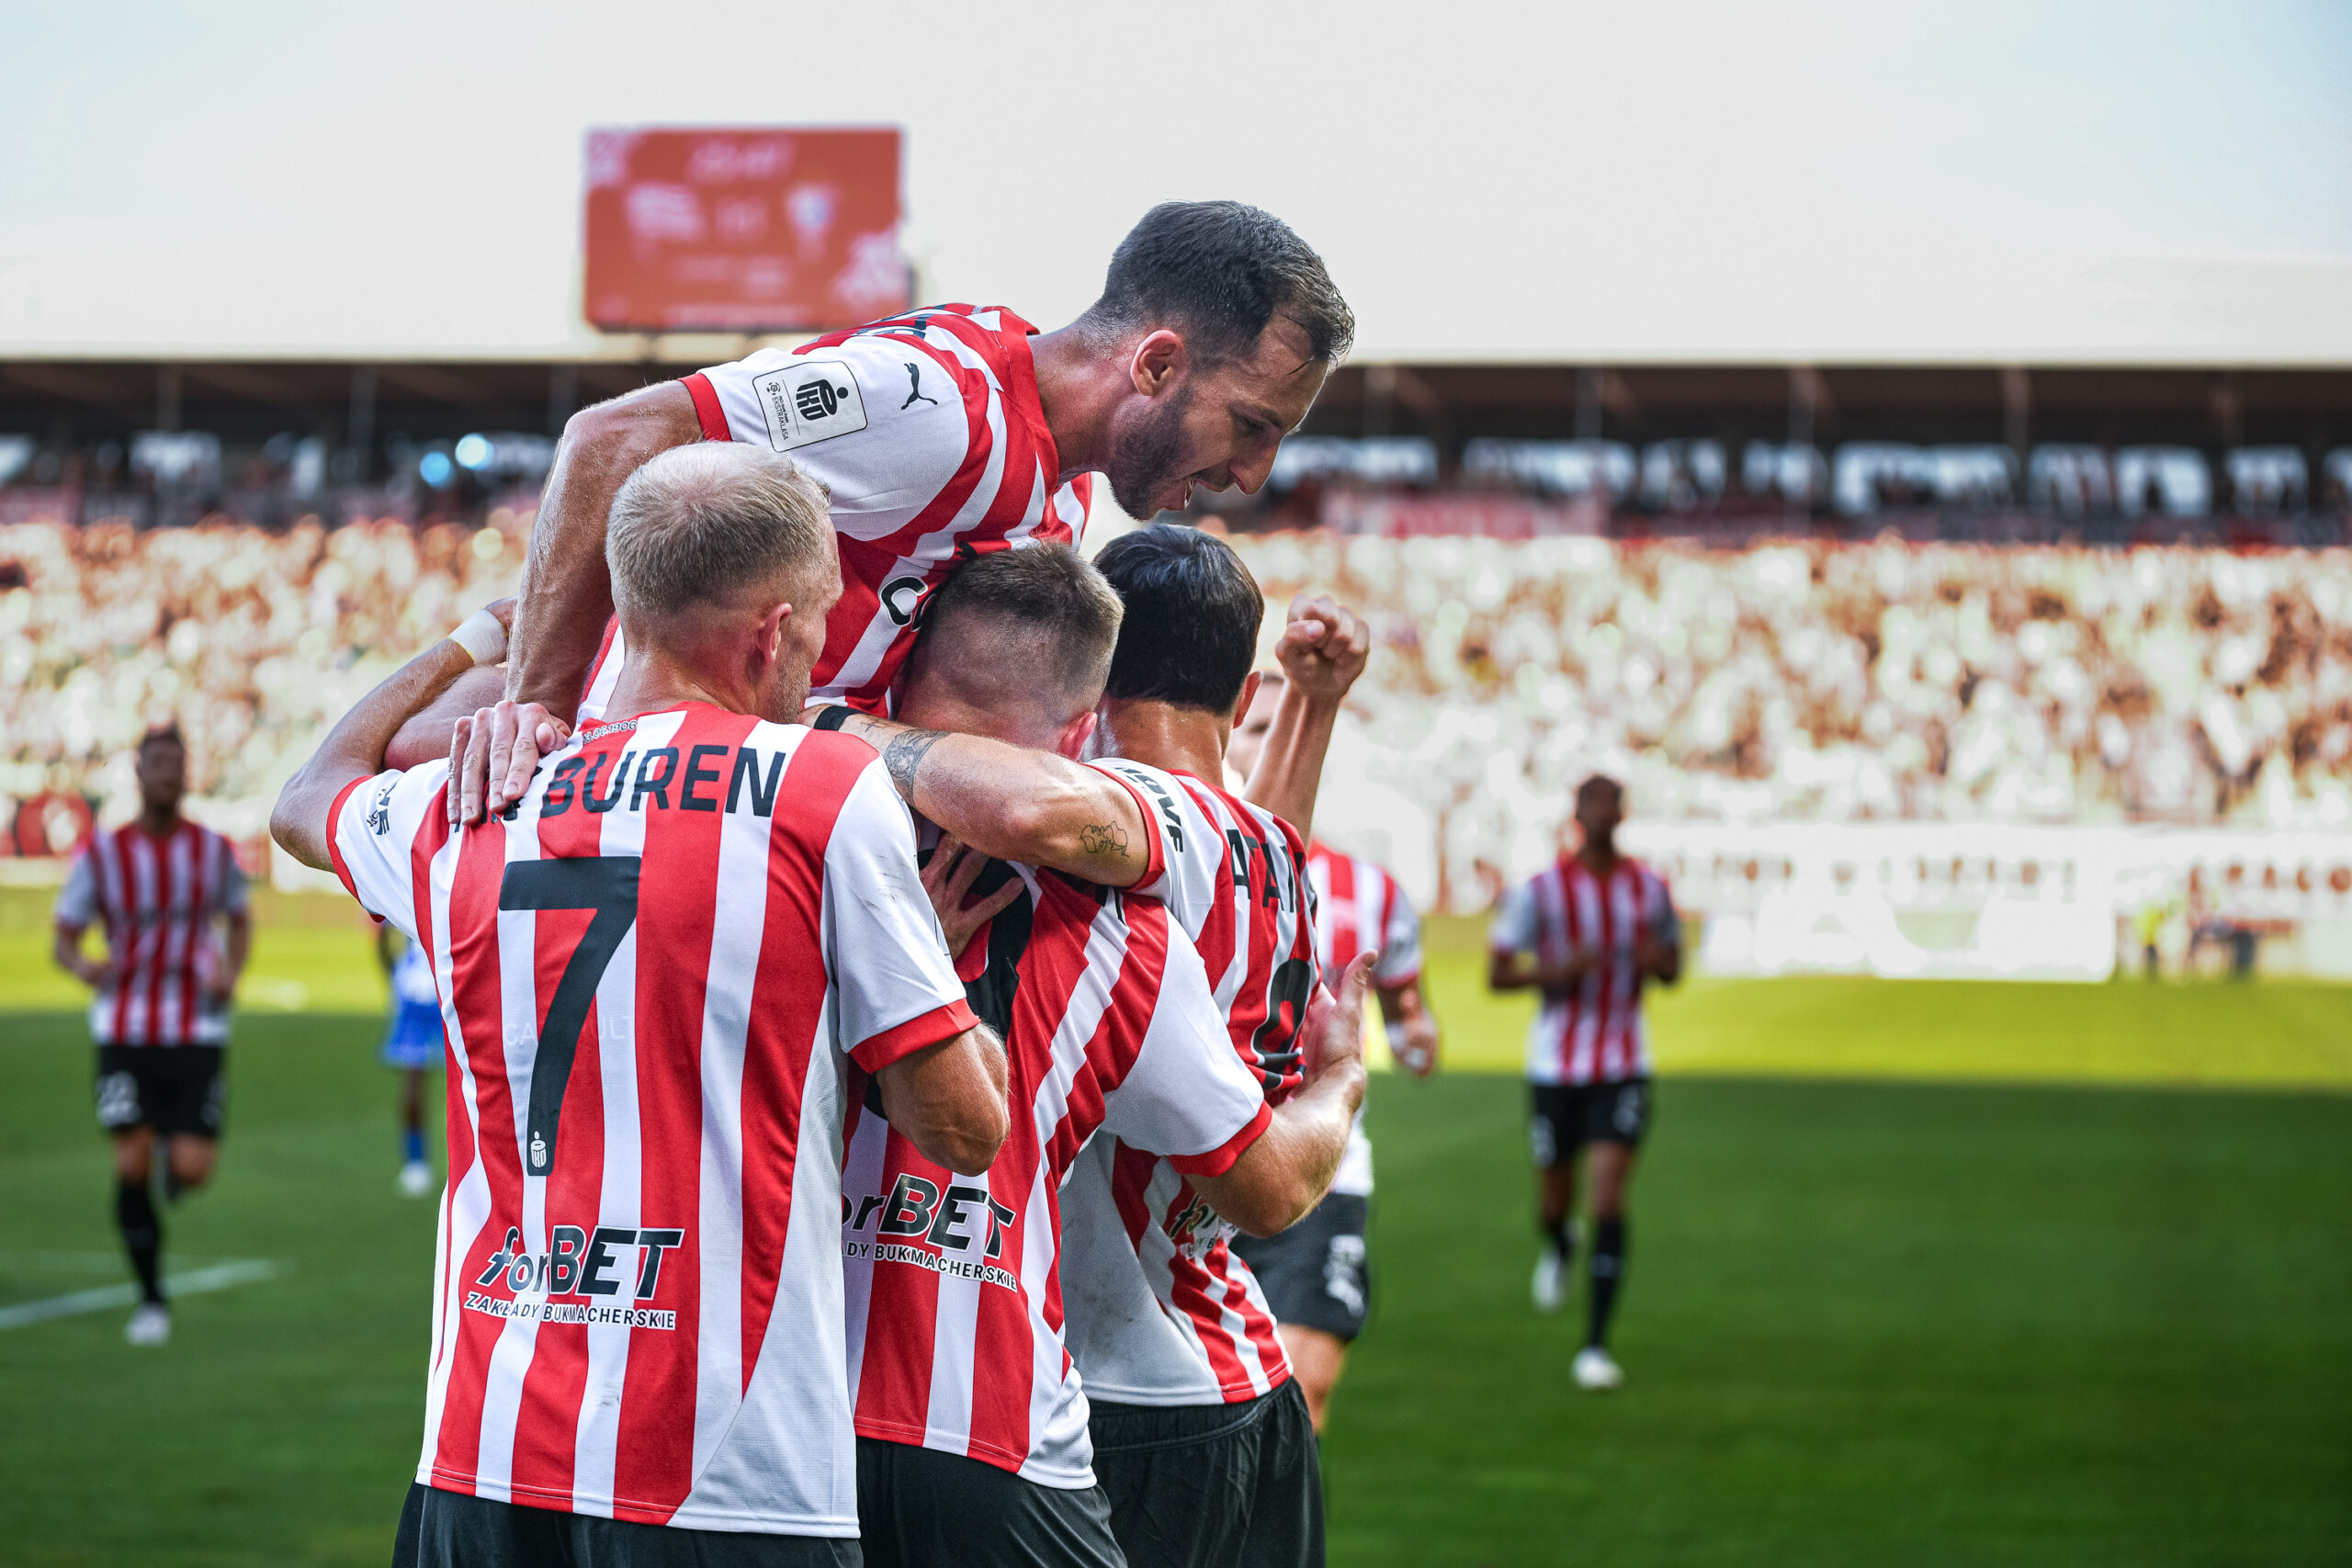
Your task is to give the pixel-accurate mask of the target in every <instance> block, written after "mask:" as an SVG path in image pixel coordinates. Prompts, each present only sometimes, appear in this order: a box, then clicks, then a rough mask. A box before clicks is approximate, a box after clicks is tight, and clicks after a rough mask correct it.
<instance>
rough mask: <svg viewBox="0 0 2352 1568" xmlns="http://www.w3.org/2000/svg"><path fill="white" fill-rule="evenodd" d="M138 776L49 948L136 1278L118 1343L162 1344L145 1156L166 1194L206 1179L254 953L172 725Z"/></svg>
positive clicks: (238, 898) (72, 887)
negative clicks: (134, 1301) (72, 1011)
mask: <svg viewBox="0 0 2352 1568" xmlns="http://www.w3.org/2000/svg"><path fill="white" fill-rule="evenodd" d="M138 777H139V815H138V816H137V817H135V818H132V819H131V820H130V823H129V824H127V825H126V826H124V827H121V828H118V829H114V830H112V831H111V832H104V833H100V834H98V835H97V836H96V838H94V839H92V840H90V843H89V847H88V848H87V849H85V850H84V851H83V852H82V853H81V855H80V857H79V858H78V859H76V860H75V861H74V867H73V869H72V870H71V871H69V872H68V873H67V874H66V877H65V886H64V888H63V890H62V891H61V892H60V893H59V894H58V897H57V915H56V922H57V933H56V943H55V951H56V957H57V963H58V965H59V966H60V967H61V968H63V969H65V970H66V971H68V972H69V973H71V974H72V975H73V976H74V977H75V978H77V979H79V980H80V981H81V982H82V983H83V984H84V985H86V986H88V987H90V988H91V989H92V990H93V991H95V992H96V998H95V999H94V1000H93V1001H92V1002H91V1004H90V1035H91V1038H92V1039H94V1040H95V1041H96V1043H97V1047H98V1072H97V1100H98V1125H99V1126H100V1127H102V1128H104V1129H105V1130H106V1131H107V1134H108V1135H109V1136H111V1137H112V1138H113V1140H114V1173H115V1195H114V1213H115V1224H117V1225H119V1227H120V1228H121V1231H122V1245H123V1247H124V1249H125V1250H126V1251H128V1252H129V1253H130V1266H131V1269H132V1271H133V1272H134V1273H136V1274H137V1275H138V1277H139V1307H138V1310H137V1311H135V1312H134V1313H132V1314H131V1317H130V1324H129V1325H127V1326H126V1327H125V1329H124V1337H127V1338H128V1339H129V1340H130V1342H131V1343H132V1344H133V1345H161V1344H163V1343H164V1341H165V1340H166V1339H168V1338H170V1337H171V1332H172V1319H171V1314H170V1310H169V1309H168V1308H167V1307H165V1306H164V1287H163V1272H162V1270H163V1251H164V1225H163V1221H162V1220H161V1219H160V1218H158V1217H157V1215H156V1213H155V1201H154V1198H153V1195H152V1193H151V1190H150V1182H151V1179H152V1176H153V1166H154V1156H155V1145H156V1144H157V1143H158V1142H160V1143H162V1144H163V1145H164V1191H165V1193H166V1194H167V1195H169V1196H171V1197H177V1196H178V1195H179V1194H180V1193H181V1192H183V1191H185V1190H187V1189H189V1188H194V1187H200V1186H202V1185H203V1184H204V1182H205V1180H206V1179H208V1178H209V1177H210V1176H211V1174H212V1158H213V1153H214V1150H215V1148H216V1147H217V1145H218V1143H219V1140H220V1121H221V1113H222V1111H223V1109H224V1107H225V1106H226V1104H227V1098H226V1097H227V1093H228V1087H229V1086H228V1079H227V1077H226V1069H225V1066H224V1060H225V1058H226V1056H227V1055H228V1051H227V1046H228V1043H229V1003H230V1000H231V998H232V997H234V996H235V994H236V990H237V976H239V975H241V974H243V972H244V967H245V956H246V954H247V953H249V952H250V951H251V950H252V946H253V917H252V916H251V914H249V913H248V912H247V909H246V906H245V879H244V875H243V873H241V872H240V871H239V870H238V869H237V862H236V857H235V856H234V855H232V853H231V852H230V851H229V841H228V840H226V839H223V838H222V837H221V836H220V834H218V833H215V832H213V831H212V830H211V829H207V828H199V827H198V826H197V825H196V824H195V823H193V822H190V821H189V820H188V819H187V818H185V817H182V816H181V815H180V797H181V796H182V795H186V794H187V742H186V741H184V740H183V739H181V738H180V732H179V728H178V727H177V726H173V727H171V728H164V729H156V730H151V731H150V732H149V733H148V735H147V738H146V739H143V740H141V742H140V743H139V764H138ZM97 923H102V924H104V926H105V927H106V933H107V954H106V956H105V957H104V958H92V957H90V956H88V955H87V954H86V953H84V952H83V951H82V935H83V933H84V932H85V931H87V930H88V929H89V928H90V927H91V926H92V925H93V924H97ZM223 924H225V925H226V926H227V928H228V942H227V944H226V946H225V947H224V946H223V945H222V943H221V941H220V931H219V930H218V928H219V927H220V926H221V925H223Z"/></svg>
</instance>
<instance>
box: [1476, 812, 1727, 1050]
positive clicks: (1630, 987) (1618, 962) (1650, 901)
mask: <svg viewBox="0 0 2352 1568" xmlns="http://www.w3.org/2000/svg"><path fill="white" fill-rule="evenodd" d="M1645 928H1646V929H1647V930H1649V931H1650V932H1651V933H1652V934H1653V936H1655V937H1656V938H1657V940H1659V941H1662V942H1670V943H1678V944H1679V942H1681V940H1682V938H1681V927H1680V926H1679V923H1678V918H1677V916H1676V915H1675V912H1674V900H1673V898H1672V897H1669V896H1668V893H1667V890H1666V882H1665V880H1664V879H1663V878H1662V877H1660V876H1659V875H1658V874H1657V873H1656V872H1654V871H1652V870H1651V869H1650V868H1649V867H1647V866H1645V865H1644V864H1643V863H1641V862H1639V861H1637V860H1630V859H1626V860H1620V861H1619V862H1618V863H1617V867H1616V869H1615V870H1614V871H1611V873H1610V874H1609V875H1608V877H1607V878H1606V879H1605V880H1604V879H1603V878H1600V877H1598V876H1595V875H1593V874H1592V873H1591V872H1590V871H1589V870H1588V869H1586V867H1585V863H1584V862H1583V861H1582V860H1581V859H1579V858H1578V857H1577V856H1575V855H1565V856H1563V857H1561V859H1559V860H1558V861H1557V862H1555V863H1553V864H1552V865H1550V866H1548V867H1546V868H1545V869H1544V870H1543V871H1541V872H1539V873H1537V874H1536V875H1535V876H1534V878H1533V879H1532V880H1531V881H1528V882H1524V883H1521V885H1520V886H1517V887H1514V888H1512V889H1511V890H1510V892H1509V893H1507V894H1505V895H1504V896H1503V902H1502V908H1500V909H1498V910H1497V911H1496V914H1495V920H1494V925H1493V927H1492V928H1491V930H1490V931H1488V933H1487V944H1488V945H1489V946H1490V947H1492V948H1493V949H1494V950H1495V951H1496V952H1498V953H1532V954H1533V955H1534V957H1535V960H1536V962H1538V963H1539V964H1565V963H1566V962H1567V961H1568V959H1569V957H1570V956H1571V955H1572V954H1573V953H1579V952H1583V951H1586V950H1588V949H1591V948H1595V947H1597V948H1599V949H1600V953H1601V959H1600V963H1598V964H1594V965H1593V966H1592V967H1591V968H1590V969H1589V970H1587V971H1586V972H1585V976H1584V978H1583V979H1582V980H1581V981H1580V982H1578V983H1577V985H1576V986H1575V987H1573V988H1572V989H1569V990H1566V991H1547V992H1545V993H1544V1005H1543V1008H1542V1009H1541V1010H1539V1011H1538V1012H1537V1013H1536V1015H1535V1023H1534V1026H1533V1027H1532V1028H1531V1029H1530V1030H1529V1031H1528V1035H1527V1076H1528V1077H1529V1078H1530V1079H1531V1080H1532V1081H1533V1082H1535V1083H1547V1084H1549V1083H1566V1084H1588V1083H1619V1082H1623V1080H1625V1079H1627V1078H1638V1077H1648V1076H1649V1071H1650V1048H1649V1031H1648V1030H1647V1029H1646V1028H1645V1026H1644V1024H1643V1022H1642V976H1641V970H1640V968H1639V966H1638V965H1637V964H1635V963H1634V937H1635V936H1636V935H1637V934H1638V933H1639V932H1640V931H1642V930H1644V929H1645Z"/></svg>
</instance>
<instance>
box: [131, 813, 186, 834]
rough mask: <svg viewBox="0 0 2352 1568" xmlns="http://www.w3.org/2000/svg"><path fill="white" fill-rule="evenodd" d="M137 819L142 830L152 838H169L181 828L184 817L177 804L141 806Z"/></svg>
mask: <svg viewBox="0 0 2352 1568" xmlns="http://www.w3.org/2000/svg"><path fill="white" fill-rule="evenodd" d="M137 820H138V823H139V830H140V831H141V832H142V833H145V834H147V835H149V836H150V837H151V838H157V839H168V838H170V837H171V836H172V835H173V834H174V833H176V832H178V831H179V830H180V823H181V821H182V820H183V818H181V816H180V810H179V807H176V806H141V807H140V808H139V816H138V818H137Z"/></svg>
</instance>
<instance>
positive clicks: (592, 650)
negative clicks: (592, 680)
mask: <svg viewBox="0 0 2352 1568" xmlns="http://www.w3.org/2000/svg"><path fill="white" fill-rule="evenodd" d="M701 438H702V426H701V423H699V422H698V421H697V420H696V419H695V403H694V398H693V396H692V395H691V394H690V393H688V392H687V390H686V389H685V388H684V386H682V385H680V384H679V383H678V382H675V381H664V382H662V383H660V384H659V385H656V386H651V387H640V388H639V389H637V390H636V391H634V392H628V393H625V394H623V395H622V396H620V397H617V398H615V399H613V400H610V401H609V402H602V403H598V404H597V405H596V406H595V407H594V408H588V409H582V410H581V411H580V412H578V413H576V414H573V415H572V416H571V419H570V420H569V421H567V422H566V423H565V424H564V427H563V441H562V444H561V445H560V446H558V447H557V448H556V456H555V466H554V467H553V468H549V469H548V482H547V489H546V490H545V491H543V492H542V494H541V496H540V500H539V514H538V519H537V522H535V523H534V524H533V525H531V547H530V553H529V554H528V555H527V556H526V558H525V559H524V562H523V593H522V599H521V603H520V605H519V606H518V607H517V610H516V613H515V628H514V641H513V646H512V647H511V649H509V653H508V658H507V661H506V682H505V693H504V694H505V697H506V699H507V700H506V701H503V702H500V703H497V704H496V705H494V706H491V707H489V708H487V709H485V710H483V712H482V713H481V715H480V716H478V717H477V718H476V720H475V722H474V725H473V727H472V728H474V729H475V730H477V731H482V732H484V733H483V734H482V736H481V739H478V740H477V739H474V738H473V737H470V736H469V738H468V746H469V751H468V765H467V766H466V767H465V768H464V770H463V775H462V776H463V784H462V785H461V787H460V790H459V795H460V797H461V798H460V809H461V811H462V812H463V813H464V815H462V817H461V818H460V819H461V820H463V821H467V822H477V821H480V820H481V818H483V817H484V816H486V815H488V814H489V813H491V812H493V811H498V810H502V809H503V808H504V807H505V806H506V804H507V802H509V801H511V800H515V799H517V798H519V797H520V796H521V795H522V794H523V792H524V791H525V790H526V789H528V788H529V787H530V783H531V773H532V771H533V770H534V769H536V768H537V766H538V765H539V758H540V757H541V756H542V755H543V754H544V753H545V752H546V751H547V750H550V749H552V747H553V745H555V744H558V743H560V739H561V738H562V737H563V736H565V735H569V734H570V733H571V721H572V718H573V716H575V715H576V714H577V713H578V711H579V707H580V694H581V691H582V687H583V685H584V684H585V683H586V681H587V678H588V671H589V668H590V667H591V666H592V665H594V663H595V661H596V649H597V648H598V647H599V646H601V645H602V643H603V642H604V637H605V622H606V621H607V620H609V619H610V618H611V616H612V613H613V580H612V576H611V573H610V572H609V571H608V570H606V568H605V523H606V520H607V519H608V518H609V517H610V515H611V513H612V510H613V497H614V496H615V495H616V494H617V493H619V491H620V488H621V485H622V483H623V481H625V480H626V479H628V477H629V475H631V474H633V473H635V472H636V471H637V470H638V469H639V468H640V467H642V466H643V465H644V463H645V461H646V460H647V459H648V458H650V457H653V456H654V455H655V454H657V453H660V452H664V451H667V450H668V449H669V448H671V447H673V446H689V445H691V444H693V443H694V442H695V441H698V440H700V439H701ZM549 737H553V738H554V739H549ZM475 748H478V749H479V751H480V753H481V757H482V758H483V759H484V761H486V764H487V773H488V777H487V781H486V783H483V784H480V785H479V786H478V784H477V777H478V775H479V774H480V773H481V772H482V771H483V769H482V768H481V766H478V765H476V764H475V763H474V761H473V757H472V750H470V749H475ZM435 754H437V753H435ZM477 787H479V788H480V789H481V794H480V795H476V793H475V791H476V789H477Z"/></svg>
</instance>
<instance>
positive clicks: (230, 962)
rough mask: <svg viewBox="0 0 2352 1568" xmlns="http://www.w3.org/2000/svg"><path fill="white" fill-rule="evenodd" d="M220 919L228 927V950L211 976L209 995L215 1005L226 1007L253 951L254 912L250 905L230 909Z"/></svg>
mask: <svg viewBox="0 0 2352 1568" xmlns="http://www.w3.org/2000/svg"><path fill="white" fill-rule="evenodd" d="M221 919H223V920H225V921H226V922H227V923H228V927H229V951H228V954H227V956H226V958H225V960H224V962H223V963H222V964H221V965H220V974H219V975H217V976H214V977H213V981H212V985H211V987H210V989H209V997H210V999H211V1002H212V1005H213V1006H215V1007H227V1006H228V1005H229V1003H230V1002H231V1001H232V1000H233V999H235V998H236V995H237V982H238V981H239V980H240V979H243V977H244V973H245V960H247V959H248V958H251V957H252V956H253V953H254V912H253V909H252V908H251V907H250V906H248V907H247V908H243V909H232V910H230V911H229V912H228V913H227V914H226V915H224V916H222V917H221Z"/></svg>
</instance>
